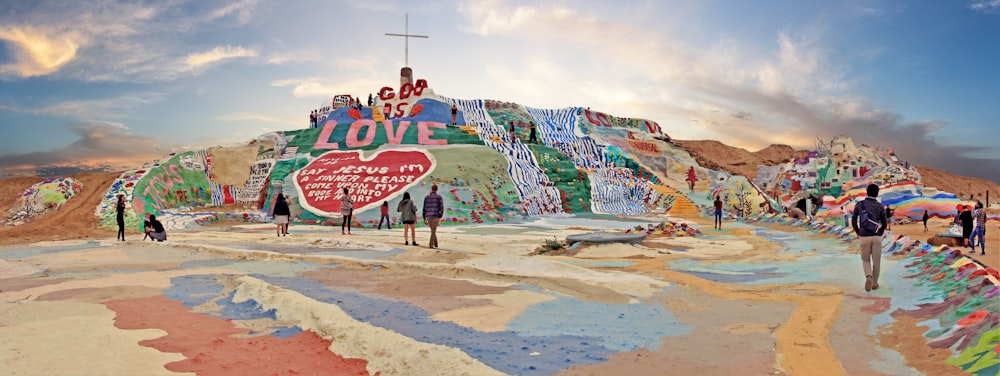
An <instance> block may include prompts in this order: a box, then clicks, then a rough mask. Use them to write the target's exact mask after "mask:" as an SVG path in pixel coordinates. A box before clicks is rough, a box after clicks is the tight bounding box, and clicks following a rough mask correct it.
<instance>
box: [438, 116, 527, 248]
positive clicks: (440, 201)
mask: <svg viewBox="0 0 1000 376" xmlns="http://www.w3.org/2000/svg"><path fill="white" fill-rule="evenodd" d="M511 124H513V123H511ZM437 191H438V186H437V184H434V185H431V193H430V194H428V195H427V197H424V224H425V225H427V227H430V228H431V239H430V244H428V245H429V246H430V247H431V248H437V247H438V239H437V228H438V224H440V223H441V217H443V216H444V199H443V198H442V197H441V195H439V194H438V193H437Z"/></svg>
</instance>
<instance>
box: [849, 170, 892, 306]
mask: <svg viewBox="0 0 1000 376" xmlns="http://www.w3.org/2000/svg"><path fill="white" fill-rule="evenodd" d="M878 190H879V188H878V185H875V184H869V185H868V187H867V189H866V193H867V194H868V197H866V198H865V199H864V200H862V201H861V202H859V203H857V204H856V205H854V212H853V215H852V216H851V227H853V228H854V233H855V234H857V235H858V241H859V243H860V244H859V245H860V248H861V268H862V270H864V272H865V291H871V290H878V276H879V268H880V267H881V264H882V235H883V234H885V223H886V218H885V209H883V208H882V203H880V202H878V200H876V198H877V197H878Z"/></svg>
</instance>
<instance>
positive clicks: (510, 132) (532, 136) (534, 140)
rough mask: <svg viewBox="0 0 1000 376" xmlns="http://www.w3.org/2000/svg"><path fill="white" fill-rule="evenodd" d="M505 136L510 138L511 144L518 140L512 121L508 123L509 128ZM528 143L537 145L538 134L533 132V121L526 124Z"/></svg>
mask: <svg viewBox="0 0 1000 376" xmlns="http://www.w3.org/2000/svg"><path fill="white" fill-rule="evenodd" d="M507 135H508V136H509V137H510V142H511V143H513V142H516V141H517V140H518V138H517V129H516V128H514V121H513V120H511V121H510V128H508V129H507ZM528 143H531V144H537V143H538V132H537V131H536V130H535V122H533V121H529V122H528Z"/></svg>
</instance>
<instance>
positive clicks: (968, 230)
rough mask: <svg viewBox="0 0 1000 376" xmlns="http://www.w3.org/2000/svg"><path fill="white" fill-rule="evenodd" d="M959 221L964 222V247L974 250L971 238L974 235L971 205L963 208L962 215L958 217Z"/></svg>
mask: <svg viewBox="0 0 1000 376" xmlns="http://www.w3.org/2000/svg"><path fill="white" fill-rule="evenodd" d="M958 220H960V221H962V245H964V246H966V247H969V248H972V243H970V242H969V237H970V236H971V235H972V229H973V227H974V226H973V225H974V224H975V222H974V220H973V218H972V210H971V209H970V208H969V205H965V206H962V213H961V214H959V215H958Z"/></svg>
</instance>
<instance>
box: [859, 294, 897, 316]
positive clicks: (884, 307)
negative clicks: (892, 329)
mask: <svg viewBox="0 0 1000 376" xmlns="http://www.w3.org/2000/svg"><path fill="white" fill-rule="evenodd" d="M860 298H861V299H864V300H870V301H871V302H872V303H871V304H869V305H866V306H862V307H861V312H864V313H868V314H872V315H877V314H879V313H882V312H885V311H888V310H889V301H890V300H891V299H889V298H881V297H879V298H876V297H860Z"/></svg>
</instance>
